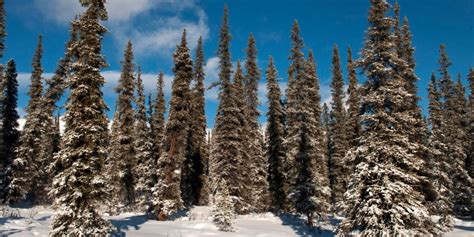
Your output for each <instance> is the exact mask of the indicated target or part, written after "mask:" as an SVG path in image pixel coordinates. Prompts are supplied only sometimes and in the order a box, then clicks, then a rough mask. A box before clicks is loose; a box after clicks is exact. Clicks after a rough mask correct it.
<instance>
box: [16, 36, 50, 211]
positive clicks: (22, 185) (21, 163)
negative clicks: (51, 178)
mask: <svg viewBox="0 0 474 237" xmlns="http://www.w3.org/2000/svg"><path fill="white" fill-rule="evenodd" d="M42 54H43V45H42V37H41V35H40V36H39V37H38V46H37V48H36V51H35V54H34V56H33V63H32V66H33V72H32V74H31V85H30V90H29V93H28V95H29V96H30V101H29V103H28V106H27V108H26V112H27V116H26V118H25V125H24V127H23V130H22V132H21V136H20V146H19V147H18V149H17V151H16V157H15V160H14V161H13V164H12V180H11V182H10V187H9V194H8V201H9V202H10V203H14V202H19V201H21V200H23V199H25V198H27V196H26V195H27V194H30V196H29V197H30V198H31V200H32V201H36V200H35V199H36V197H38V196H36V195H37V194H42V191H43V188H44V187H41V184H42V182H41V181H43V178H44V177H43V175H44V174H43V173H42V170H41V169H42V167H43V164H42V161H41V160H39V159H38V158H37V154H39V153H40V148H41V142H42V141H41V139H40V138H41V136H42V134H43V133H44V127H43V126H44V125H43V122H44V120H43V119H42V118H43V117H42V115H43V113H42V110H43V97H42V93H43V78H42V73H43V68H42V66H41V57H42Z"/></svg>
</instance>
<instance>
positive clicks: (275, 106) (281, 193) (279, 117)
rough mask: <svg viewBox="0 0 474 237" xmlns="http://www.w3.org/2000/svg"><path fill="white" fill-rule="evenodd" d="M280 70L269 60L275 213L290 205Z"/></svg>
mask: <svg viewBox="0 0 474 237" xmlns="http://www.w3.org/2000/svg"><path fill="white" fill-rule="evenodd" d="M277 77H278V72H277V70H276V68H275V64H274V63H273V58H272V57H270V58H269V60H268V68H267V71H266V79H267V98H268V112H267V121H268V123H267V131H266V136H267V149H266V154H267V158H268V184H269V192H270V201H271V202H270V204H271V205H270V207H271V209H272V210H273V212H275V213H279V212H281V211H284V210H286V209H287V207H288V203H287V198H286V197H287V195H286V190H285V187H284V181H285V174H284V164H285V158H286V157H285V154H286V153H285V147H284V140H285V111H284V108H283V103H282V100H281V91H280V87H279V85H278V82H277Z"/></svg>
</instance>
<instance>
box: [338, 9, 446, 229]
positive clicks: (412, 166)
mask: <svg viewBox="0 0 474 237" xmlns="http://www.w3.org/2000/svg"><path fill="white" fill-rule="evenodd" d="M388 8H389V4H388V3H387V2H386V1H385V0H371V7H370V9H369V16H368V21H369V28H368V30H367V33H366V41H365V45H364V48H363V50H362V57H361V59H359V61H358V64H359V67H360V68H361V69H362V71H363V72H364V74H365V76H366V78H367V81H366V82H365V85H364V89H363V92H362V114H363V115H362V122H363V124H364V127H363V132H362V136H361V138H360V146H359V147H358V148H356V149H352V150H350V151H349V153H348V154H347V157H346V159H347V160H349V161H350V162H352V163H354V164H355V172H354V173H353V174H352V175H351V178H350V180H351V182H350V184H349V189H348V191H347V192H346V193H345V199H346V200H345V202H346V204H347V207H346V208H345V212H346V219H345V220H344V221H343V222H342V223H341V225H340V226H339V230H338V233H339V234H341V235H345V234H348V233H350V232H352V231H356V230H357V231H358V232H359V234H360V235H361V236H374V235H375V236H379V235H390V236H391V235H428V234H438V232H437V229H436V227H435V225H434V224H433V223H432V221H431V217H430V216H429V212H428V209H427V207H426V206H425V205H424V199H425V196H424V193H422V192H421V191H420V190H418V189H419V188H418V187H419V186H420V184H421V183H422V182H423V181H424V179H425V178H424V177H423V176H421V175H418V173H419V169H421V168H422V167H423V166H424V160H423V159H422V157H420V155H419V154H418V153H417V149H416V145H417V143H416V142H413V141H411V140H410V139H409V134H410V132H413V130H414V128H413V126H410V124H411V120H412V119H413V118H414V117H413V114H412V113H411V111H410V110H409V109H407V108H408V107H409V103H410V99H409V98H410V96H411V95H410V94H409V93H406V90H405V79H404V78H403V76H404V71H399V70H398V69H399V68H403V67H406V64H407V63H406V61H405V60H403V59H401V58H400V57H399V56H398V54H397V53H396V45H395V42H394V40H393V39H394V37H393V32H392V31H391V29H392V25H393V19H392V18H390V17H388V16H387V15H386V12H387V10H388ZM407 130H408V131H407Z"/></svg>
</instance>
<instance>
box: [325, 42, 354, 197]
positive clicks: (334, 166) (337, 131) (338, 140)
mask: <svg viewBox="0 0 474 237" xmlns="http://www.w3.org/2000/svg"><path fill="white" fill-rule="evenodd" d="M332 73H333V77H332V82H331V92H332V103H331V113H330V122H329V126H330V130H331V142H330V159H331V167H330V169H331V172H330V180H331V190H332V197H331V199H332V204H333V205H336V204H337V203H339V202H341V200H342V199H343V195H344V192H345V191H346V186H347V182H348V177H347V176H346V175H347V174H349V172H350V169H349V168H348V167H347V165H346V162H345V161H344V156H345V154H346V151H347V149H348V144H347V138H346V130H347V129H346V111H345V108H344V101H343V100H344V88H343V87H344V81H343V77H342V71H341V63H340V59H339V50H338V48H337V46H334V50H333V58H332Z"/></svg>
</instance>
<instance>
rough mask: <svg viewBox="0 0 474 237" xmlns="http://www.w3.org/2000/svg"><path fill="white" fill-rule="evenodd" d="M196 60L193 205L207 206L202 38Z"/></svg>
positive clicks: (192, 123)
mask: <svg viewBox="0 0 474 237" xmlns="http://www.w3.org/2000/svg"><path fill="white" fill-rule="evenodd" d="M195 57H196V60H195V63H194V86H193V88H192V91H191V112H190V114H191V118H193V119H192V121H191V124H190V134H189V136H190V137H189V138H190V140H189V146H190V148H191V149H189V151H190V153H189V155H190V156H191V158H190V159H191V161H192V167H193V171H194V172H193V176H192V177H191V180H192V186H191V188H192V190H193V192H192V193H193V194H194V198H193V199H194V200H193V201H194V202H193V204H199V205H206V204H207V203H208V199H209V182H208V176H209V172H208V171H209V170H208V165H209V164H208V163H209V157H208V149H207V142H206V135H207V134H206V128H207V123H206V114H205V97H204V93H205V91H206V88H205V86H204V79H205V76H206V75H205V73H204V64H205V61H204V50H203V43H202V37H200V38H199V40H198V44H197V47H196V56H195Z"/></svg>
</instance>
